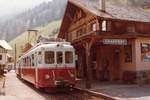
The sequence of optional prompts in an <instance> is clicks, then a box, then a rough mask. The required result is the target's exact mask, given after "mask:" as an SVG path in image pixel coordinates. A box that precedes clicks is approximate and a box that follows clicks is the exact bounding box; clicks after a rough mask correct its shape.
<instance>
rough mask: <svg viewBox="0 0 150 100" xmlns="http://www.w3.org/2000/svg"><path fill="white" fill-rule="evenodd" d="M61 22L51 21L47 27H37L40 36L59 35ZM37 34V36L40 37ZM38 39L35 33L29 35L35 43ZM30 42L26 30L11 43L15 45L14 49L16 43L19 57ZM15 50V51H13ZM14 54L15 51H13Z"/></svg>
mask: <svg viewBox="0 0 150 100" xmlns="http://www.w3.org/2000/svg"><path fill="white" fill-rule="evenodd" d="M60 23H61V21H60V20H59V21H53V22H51V23H49V24H48V25H46V26H45V27H42V26H41V27H37V28H35V29H36V30H38V31H39V32H38V36H39V35H44V36H49V35H53V36H54V35H57V32H58V30H59V28H60ZM38 36H37V37H38ZM35 39H36V36H35V34H31V35H30V37H29V40H31V41H30V42H31V43H34V42H35ZM27 42H28V32H24V33H22V34H21V35H19V36H17V37H16V38H15V39H13V40H12V41H10V43H9V44H10V45H11V46H12V47H13V50H14V49H15V48H14V46H15V44H16V47H17V57H19V56H20V55H21V53H22V51H21V49H22V47H23V46H24V45H25V44H26V43H27ZM13 52H14V51H13ZM13 54H14V53H13Z"/></svg>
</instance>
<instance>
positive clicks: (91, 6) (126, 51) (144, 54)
mask: <svg viewBox="0 0 150 100" xmlns="http://www.w3.org/2000/svg"><path fill="white" fill-rule="evenodd" d="M58 37H59V38H64V39H66V40H67V41H70V42H71V43H72V45H74V47H75V49H76V55H77V56H76V57H77V74H78V77H80V78H83V79H84V78H85V79H87V80H88V82H89V83H88V84H90V82H91V81H92V80H100V81H122V82H131V83H138V82H141V81H144V82H148V81H150V13H148V12H146V11H145V10H143V9H142V8H138V7H134V6H130V5H118V4H111V3H109V2H106V1H105V0H68V3H67V7H66V11H65V14H64V18H63V20H62V24H61V28H60V33H59V35H58Z"/></svg>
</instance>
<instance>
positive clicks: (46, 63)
mask: <svg viewBox="0 0 150 100" xmlns="http://www.w3.org/2000/svg"><path fill="white" fill-rule="evenodd" d="M46 52H51V53H53V63H47V62H46ZM44 63H45V64H55V51H45V52H44Z"/></svg>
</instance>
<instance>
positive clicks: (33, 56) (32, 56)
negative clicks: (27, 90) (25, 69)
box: [32, 54, 34, 66]
mask: <svg viewBox="0 0 150 100" xmlns="http://www.w3.org/2000/svg"><path fill="white" fill-rule="evenodd" d="M32 66H34V54H32Z"/></svg>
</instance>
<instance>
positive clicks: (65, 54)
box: [64, 51, 74, 64]
mask: <svg viewBox="0 0 150 100" xmlns="http://www.w3.org/2000/svg"><path fill="white" fill-rule="evenodd" d="M66 53H71V54H72V55H71V56H72V61H71V62H66ZM64 56H65V64H73V63H74V61H73V58H74V56H73V51H65V52H64Z"/></svg>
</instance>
